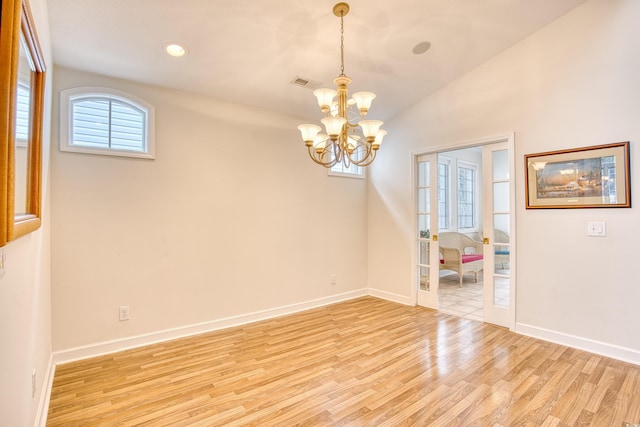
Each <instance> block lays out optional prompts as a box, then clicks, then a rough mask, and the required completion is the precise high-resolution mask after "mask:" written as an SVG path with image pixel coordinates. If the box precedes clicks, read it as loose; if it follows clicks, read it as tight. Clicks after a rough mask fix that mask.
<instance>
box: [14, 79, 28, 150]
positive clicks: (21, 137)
mask: <svg viewBox="0 0 640 427" xmlns="http://www.w3.org/2000/svg"><path fill="white" fill-rule="evenodd" d="M16 105H17V108H16V110H17V111H16V145H18V146H19V147H26V146H27V141H28V140H29V106H30V91H29V85H28V84H25V83H23V82H20V81H19V82H18V96H17V102H16Z"/></svg>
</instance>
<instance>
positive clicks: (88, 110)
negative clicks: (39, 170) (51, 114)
mask: <svg viewBox="0 0 640 427" xmlns="http://www.w3.org/2000/svg"><path fill="white" fill-rule="evenodd" d="M60 122H61V126H60V129H61V134H60V150H62V151H72V152H78V153H94V154H105V155H110V156H126V157H143V158H149V159H153V158H154V157H155V144H154V109H153V107H152V106H151V105H149V104H147V103H146V102H144V101H143V100H141V99H139V98H136V97H134V96H132V95H130V94H127V93H124V92H120V91H116V90H113V89H107V88H74V89H68V90H64V91H62V92H61V93H60Z"/></svg>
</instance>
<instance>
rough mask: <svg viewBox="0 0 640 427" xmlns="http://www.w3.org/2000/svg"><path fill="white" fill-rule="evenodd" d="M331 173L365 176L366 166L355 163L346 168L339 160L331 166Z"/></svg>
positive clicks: (356, 176) (335, 174) (355, 176)
mask: <svg viewBox="0 0 640 427" xmlns="http://www.w3.org/2000/svg"><path fill="white" fill-rule="evenodd" d="M329 175H334V176H349V177H353V178H364V168H363V167H362V166H356V165H354V164H353V163H352V164H350V165H349V167H348V168H346V167H345V166H344V164H343V163H342V162H338V163H336V164H335V165H333V166H332V167H331V168H329Z"/></svg>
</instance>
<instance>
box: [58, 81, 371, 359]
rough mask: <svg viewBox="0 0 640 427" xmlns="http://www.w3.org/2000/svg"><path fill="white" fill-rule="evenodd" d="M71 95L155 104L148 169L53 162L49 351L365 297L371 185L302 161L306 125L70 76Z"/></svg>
mask: <svg viewBox="0 0 640 427" xmlns="http://www.w3.org/2000/svg"><path fill="white" fill-rule="evenodd" d="M77 86H105V87H111V88H115V89H119V90H123V91H126V92H129V93H131V94H133V95H135V96H137V97H140V98H142V99H144V100H145V101H147V102H149V103H151V104H152V105H153V106H154V107H155V109H156V110H155V111H156V120H155V121H156V159H155V160H141V159H129V158H121V157H107V156H95V155H87V154H76V153H68V152H60V151H59V150H58V149H57V148H54V150H53V153H52V170H53V174H52V192H53V194H54V195H55V203H54V205H53V208H52V209H53V231H52V233H53V235H52V239H53V243H52V244H53V247H54V251H53V258H52V261H53V265H54V268H53V296H52V298H53V331H54V336H53V346H54V350H56V351H65V350H69V349H72V348H76V347H82V346H92V345H96V344H100V343H103V342H108V341H113V340H122V339H126V338H130V337H135V336H139V335H144V334H153V333H156V332H158V331H167V330H172V329H175V328H182V327H187V326H189V325H196V324H201V323H203V322H212V321H215V320H217V319H225V318H229V317H233V316H241V315H246V314H247V313H256V312H260V311H262V310H269V309H273V308H275V307H288V306H292V305H295V304H300V303H305V302H311V301H321V300H323V299H326V298H331V297H334V298H335V297H336V296H338V295H340V294H343V293H348V292H353V291H360V292H362V293H364V292H366V181H364V180H359V179H351V178H338V177H329V176H328V175H327V171H326V169H324V168H322V167H319V166H317V165H315V164H314V163H313V162H312V161H311V160H310V159H308V157H307V153H306V148H305V147H304V144H303V143H302V142H300V137H299V132H298V131H297V129H296V126H297V124H298V123H300V119H298V118H293V117H286V116H281V115H277V114H274V113H271V112H269V111H265V110H259V109H252V108H248V107H243V106H240V105H234V104H229V103H223V102H218V101H215V100H212V99H207V98H203V97H200V96H198V95H193V94H187V93H181V92H175V91H170V90H165V89H161V88H158V87H152V86H145V85H141V84H135V83H131V82H125V81H120V80H117V79H110V78H106V77H102V76H98V75H91V74H86V73H80V72H77V71H72V70H68V69H56V75H55V82H54V88H55V91H56V94H55V96H54V102H55V103H57V102H58V92H59V91H60V90H63V89H67V88H70V87H77ZM311 101H312V100H311V99H310V102H311ZM55 110H57V104H56V107H55ZM55 122H56V123H54V128H57V119H56V120H55ZM56 137H57V133H56ZM331 274H336V277H337V284H336V285H334V286H331V285H330V275H331ZM122 305H130V307H131V316H132V319H131V320H129V321H126V322H120V321H119V320H118V307H119V306H122Z"/></svg>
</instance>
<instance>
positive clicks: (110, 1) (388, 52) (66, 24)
mask: <svg viewBox="0 0 640 427" xmlns="http://www.w3.org/2000/svg"><path fill="white" fill-rule="evenodd" d="M584 1H585V0H392V1H389V0H387V1H382V0H351V1H350V2H349V4H350V6H351V11H350V12H349V14H348V15H347V16H346V17H345V20H344V21H345V22H344V25H345V31H344V33H345V34H344V37H345V40H344V43H345V74H347V75H348V76H349V77H351V78H352V79H353V83H352V84H351V86H350V91H351V92H352V93H353V92H355V91H358V90H369V91H372V92H375V93H376V94H377V95H378V98H377V99H376V100H375V101H374V104H373V107H372V109H371V113H370V115H369V116H370V118H377V119H382V120H385V119H388V118H390V117H392V116H393V115H395V114H397V113H399V112H400V111H402V110H404V109H405V108H407V107H409V106H411V105H412V104H414V103H415V102H417V101H418V100H419V99H421V98H423V97H424V96H425V95H427V94H429V93H431V92H433V91H435V90H437V89H438V88H440V87H442V86H444V85H445V84H447V83H448V82H450V81H452V80H454V79H456V78H457V77H459V76H461V75H463V74H464V73H466V72H468V71H469V70H471V69H473V68H475V67H477V66H478V65H480V64H482V63H483V62H484V61H486V60H487V59H489V58H491V57H493V56H495V55H496V54H499V53H500V52H502V51H504V50H505V49H507V48H509V47H510V46H512V45H513V44H515V43H517V42H518V41H520V40H522V39H523V38H525V37H527V36H528V35H530V34H532V33H534V32H535V31H537V30H538V29H540V28H541V27H543V26H544V25H546V24H548V23H550V22H551V21H553V20H555V19H557V18H558V17H560V16H561V15H563V14H565V13H566V12H568V11H569V10H570V9H572V8H574V7H576V6H578V5H579V4H580V3H583V2H584ZM335 3H336V2H335V1H324V0H323V1H318V0H49V2H48V5H49V14H50V18H51V33H52V40H53V57H54V62H55V63H56V64H57V65H61V66H65V67H70V68H75V69H80V70H85V71H89V72H95V73H100V74H104V75H108V76H113V77H119V78H124V79H128V80H133V81H140V82H145V83H150V84H154V85H160V86H165V87H169V88H175V89H180V90H185V91H189V92H195V93H200V94H205V95H209V96H212V97H215V98H218V99H223V100H228V101H233V102H239V103H243V104H249V105H254V106H258V107H263V108H267V109H271V110H275V111H280V112H284V113H289V114H293V115H296V116H301V117H308V118H311V119H315V118H318V119H319V117H320V112H319V110H318V108H317V105H316V103H315V97H313V95H312V94H311V91H310V90H309V89H308V88H303V87H299V86H294V85H292V84H291V81H292V80H293V79H294V77H296V76H300V77H304V78H307V79H310V80H313V81H317V82H320V83H322V85H323V86H326V87H334V85H333V82H332V81H333V79H334V78H335V77H336V76H337V75H338V74H340V50H339V46H340V44H339V43H340V20H339V18H337V17H335V16H334V15H333V13H332V9H333V5H334V4H335ZM171 41H177V42H181V43H184V44H185V45H186V46H187V47H188V50H189V53H188V55H187V56H185V57H183V58H171V57H169V56H167V55H166V54H164V53H163V50H162V47H163V45H164V44H165V43H167V42H171ZM422 41H430V42H431V43H432V48H431V49H430V50H429V51H428V52H426V53H424V54H422V55H415V54H413V53H412V49H413V47H414V46H415V45H416V44H418V43H419V42H422Z"/></svg>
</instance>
